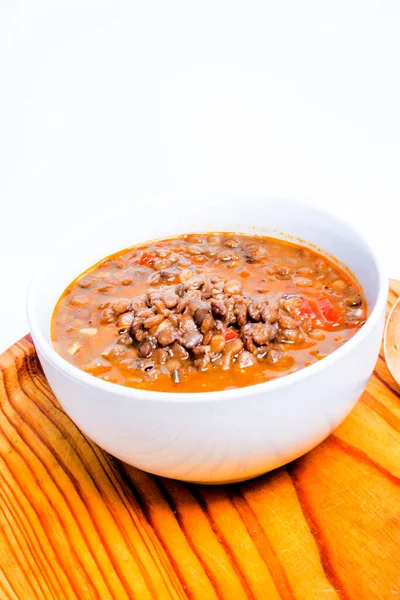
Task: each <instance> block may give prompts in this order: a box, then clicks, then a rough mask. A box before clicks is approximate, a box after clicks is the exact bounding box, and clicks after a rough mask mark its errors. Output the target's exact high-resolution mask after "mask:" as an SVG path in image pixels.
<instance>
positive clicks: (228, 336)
mask: <svg viewBox="0 0 400 600" xmlns="http://www.w3.org/2000/svg"><path fill="white" fill-rule="evenodd" d="M224 336H225V341H226V342H231V341H232V340H236V338H238V337H239V333H238V332H237V331H236V330H235V329H232V327H227V328H226V329H225V333H224Z"/></svg>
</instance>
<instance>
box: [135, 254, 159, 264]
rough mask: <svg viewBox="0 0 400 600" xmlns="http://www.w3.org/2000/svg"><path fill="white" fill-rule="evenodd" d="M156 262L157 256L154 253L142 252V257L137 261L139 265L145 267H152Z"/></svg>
mask: <svg viewBox="0 0 400 600" xmlns="http://www.w3.org/2000/svg"><path fill="white" fill-rule="evenodd" d="M156 260H157V255H156V253H155V252H143V254H142V256H141V257H140V259H139V264H140V265H145V266H146V267H152V266H153V265H154V263H155V262H156Z"/></svg>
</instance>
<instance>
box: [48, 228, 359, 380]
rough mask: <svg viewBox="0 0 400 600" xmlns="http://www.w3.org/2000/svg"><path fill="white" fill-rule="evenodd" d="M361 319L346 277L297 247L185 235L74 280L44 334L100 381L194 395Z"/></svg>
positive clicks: (317, 356)
mask: <svg viewBox="0 0 400 600" xmlns="http://www.w3.org/2000/svg"><path fill="white" fill-rule="evenodd" d="M366 317H367V305H366V301H365V299H364V297H363V295H362V292H361V290H360V288H359V286H358V285H357V284H356V282H355V281H352V279H351V278H350V276H349V275H348V274H347V273H345V272H344V271H343V270H341V269H340V268H339V267H338V266H337V265H336V264H334V263H333V262H331V261H330V260H328V259H327V257H325V256H323V255H320V254H318V253H316V252H314V251H313V250H311V249H310V248H308V247H303V246H299V245H297V244H294V243H290V242H287V241H282V240H278V239H274V238H268V237H262V236H255V235H254V236H251V235H237V234H232V233H208V234H188V235H181V236H177V237H174V238H168V239H163V240H155V241H151V242H148V243H145V244H141V245H138V246H135V247H132V248H128V249H126V250H123V251H121V252H118V253H116V254H113V255H112V256H109V257H107V258H106V259H104V260H102V261H101V262H99V263H98V264H96V265H95V266H93V267H92V268H90V269H89V270H88V271H86V272H85V273H84V274H83V275H81V276H80V277H78V278H77V279H76V280H75V281H73V282H72V283H71V284H70V285H69V286H68V287H67V289H66V290H65V292H64V293H63V294H62V296H61V298H60V299H59V301H58V303H57V305H56V308H55V311H54V314H53V318H52V328H51V337H52V341H53V345H54V348H55V349H56V351H57V352H58V353H59V354H60V355H61V356H63V357H64V358H65V359H66V360H68V361H69V362H70V363H72V364H74V365H75V366H77V367H78V368H80V369H82V370H84V371H86V372H87V373H90V374H92V375H94V376H96V377H99V378H101V379H103V380H105V381H110V382H114V383H119V384H121V385H126V386H129V387H136V388H142V389H147V390H153V391H165V392H167V391H168V392H204V391H217V390H224V389H231V388H236V387H243V386H247V385H253V384H256V383H261V382H265V381H268V380H271V379H275V378H277V377H281V376H283V375H286V374H289V373H293V372H294V371H297V370H299V369H302V368H305V367H307V366H310V365H312V364H313V363H315V362H317V361H319V360H321V359H323V358H324V357H325V356H326V355H328V354H330V353H331V352H333V351H334V350H336V349H337V348H338V347H340V346H341V345H343V344H344V343H345V342H346V341H347V340H349V339H350V338H351V337H352V336H353V335H354V334H355V333H356V332H357V330H358V329H359V328H360V327H362V325H363V324H364V322H365V320H366Z"/></svg>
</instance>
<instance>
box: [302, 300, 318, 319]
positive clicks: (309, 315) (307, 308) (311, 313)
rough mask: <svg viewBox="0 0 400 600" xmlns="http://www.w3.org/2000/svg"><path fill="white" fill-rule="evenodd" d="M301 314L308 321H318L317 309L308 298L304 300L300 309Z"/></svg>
mask: <svg viewBox="0 0 400 600" xmlns="http://www.w3.org/2000/svg"><path fill="white" fill-rule="evenodd" d="M298 311H299V314H300V315H301V316H302V317H306V319H312V320H313V321H316V320H318V318H319V314H318V311H317V309H316V308H315V307H314V305H313V304H312V303H311V301H310V300H308V299H307V298H303V299H302V301H301V304H300V306H299V308H298Z"/></svg>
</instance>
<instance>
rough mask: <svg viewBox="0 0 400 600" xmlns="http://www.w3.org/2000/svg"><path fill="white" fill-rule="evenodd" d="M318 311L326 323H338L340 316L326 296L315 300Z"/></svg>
mask: <svg viewBox="0 0 400 600" xmlns="http://www.w3.org/2000/svg"><path fill="white" fill-rule="evenodd" d="M316 303H317V306H318V309H319V311H320V313H321V314H322V316H323V317H324V319H325V320H326V321H328V323H331V325H332V324H337V323H338V322H339V321H340V314H339V312H338V310H337V309H336V307H335V306H334V304H333V303H332V302H331V301H330V300H329V298H327V297H326V296H321V297H319V298H317V299H316Z"/></svg>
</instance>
